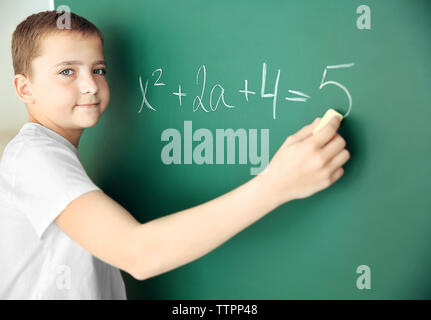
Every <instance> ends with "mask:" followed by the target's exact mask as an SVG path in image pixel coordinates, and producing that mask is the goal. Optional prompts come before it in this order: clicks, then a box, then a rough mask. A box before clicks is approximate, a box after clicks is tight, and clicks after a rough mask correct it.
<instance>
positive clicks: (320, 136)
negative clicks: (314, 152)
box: [310, 117, 341, 147]
mask: <svg viewBox="0 0 431 320" xmlns="http://www.w3.org/2000/svg"><path fill="white" fill-rule="evenodd" d="M340 123H341V120H340V119H339V118H337V117H332V118H331V120H330V121H329V122H328V123H327V124H325V125H324V126H323V127H322V128H321V129H320V130H318V131H317V132H316V133H315V134H313V135H312V136H311V137H310V139H313V140H314V142H315V143H316V144H317V146H318V147H322V146H324V145H325V144H327V143H328V142H329V141H330V140H331V139H332V137H333V136H334V135H335V133H336V132H337V130H338V128H339V127H340Z"/></svg>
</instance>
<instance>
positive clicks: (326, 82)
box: [319, 63, 355, 118]
mask: <svg viewBox="0 0 431 320" xmlns="http://www.w3.org/2000/svg"><path fill="white" fill-rule="evenodd" d="M354 65H355V64H354V63H348V64H339V65H335V66H326V68H325V70H324V71H323V77H322V81H321V82H320V87H319V89H322V88H323V87H324V86H326V85H329V84H333V85H335V86H337V87H339V88H341V89H342V90H343V91H344V92H345V93H346V95H347V98H348V99H349V109H348V110H347V113H346V114H345V115H344V118H345V117H347V116H348V115H349V113H350V110H351V109H352V96H351V95H350V93H349V90H347V88H346V87H345V86H343V85H342V84H341V83H339V82H336V81H332V80H330V81H325V78H326V71H328V69H340V68H350V67H353V66H354Z"/></svg>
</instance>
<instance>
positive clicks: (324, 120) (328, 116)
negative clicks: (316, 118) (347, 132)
mask: <svg viewBox="0 0 431 320" xmlns="http://www.w3.org/2000/svg"><path fill="white" fill-rule="evenodd" d="M332 117H338V118H340V121H341V120H343V116H342V115H341V114H340V113H338V112H337V111H335V110H334V109H329V110H328V111H326V112H325V115H324V116H323V118H322V119H321V120H320V122H319V124H318V125H317V126H316V127H315V128H314V130H313V134H315V133H316V132H317V131H319V130H320V129H321V128H322V127H323V126H324V125H326V124H327V123H328V122H329V121H330V120H331V119H332Z"/></svg>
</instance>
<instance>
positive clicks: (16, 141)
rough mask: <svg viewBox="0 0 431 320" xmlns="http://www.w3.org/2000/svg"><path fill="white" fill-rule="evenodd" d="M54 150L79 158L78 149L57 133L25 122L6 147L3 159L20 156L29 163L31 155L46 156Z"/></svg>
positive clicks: (33, 123)
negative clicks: (66, 152) (67, 152)
mask: <svg viewBox="0 0 431 320" xmlns="http://www.w3.org/2000/svg"><path fill="white" fill-rule="evenodd" d="M55 150H65V151H69V152H70V153H72V154H73V155H75V156H76V157H78V158H79V156H80V154H79V151H78V149H77V148H75V146H73V145H72V144H71V143H70V142H69V141H68V140H67V139H65V138H64V137H62V136H61V135H59V134H58V133H56V132H54V131H52V130H51V129H49V128H46V127H44V126H42V125H40V124H38V123H35V122H27V123H25V124H24V125H23V126H22V127H21V129H20V130H19V132H18V134H17V135H16V136H15V137H14V138H12V139H11V140H10V141H9V143H8V144H7V145H6V147H5V150H4V154H3V157H8V156H12V157H14V158H15V159H17V158H18V157H20V156H21V157H24V158H27V160H29V161H31V157H32V155H40V156H43V155H48V154H49V153H50V151H55ZM29 157H30V158H29Z"/></svg>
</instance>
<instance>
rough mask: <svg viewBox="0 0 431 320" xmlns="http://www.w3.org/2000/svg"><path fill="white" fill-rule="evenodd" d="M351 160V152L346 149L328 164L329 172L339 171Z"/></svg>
mask: <svg viewBox="0 0 431 320" xmlns="http://www.w3.org/2000/svg"><path fill="white" fill-rule="evenodd" d="M349 159H350V152H349V151H347V150H346V149H344V150H343V151H341V152H340V153H339V154H337V155H336V156H335V157H334V158H333V159H332V160H331V161H330V162H329V163H328V168H329V171H330V172H333V171H335V170H337V169H338V168H339V167H341V166H343V165H344V164H345V163H346V162H347V161H348V160H349Z"/></svg>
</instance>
